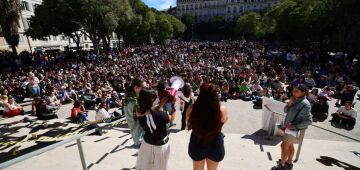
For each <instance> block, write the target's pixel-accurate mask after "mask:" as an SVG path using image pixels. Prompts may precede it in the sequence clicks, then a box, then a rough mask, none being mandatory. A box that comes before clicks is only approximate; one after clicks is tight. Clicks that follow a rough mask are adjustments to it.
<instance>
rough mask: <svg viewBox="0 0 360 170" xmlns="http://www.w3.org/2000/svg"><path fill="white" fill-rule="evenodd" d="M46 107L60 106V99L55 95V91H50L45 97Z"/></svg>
mask: <svg viewBox="0 0 360 170" xmlns="http://www.w3.org/2000/svg"><path fill="white" fill-rule="evenodd" d="M47 102H48V108H50V109H59V108H60V106H61V103H60V100H59V99H58V98H57V97H56V91H55V90H53V91H51V92H50V96H49V97H48V98H47Z"/></svg>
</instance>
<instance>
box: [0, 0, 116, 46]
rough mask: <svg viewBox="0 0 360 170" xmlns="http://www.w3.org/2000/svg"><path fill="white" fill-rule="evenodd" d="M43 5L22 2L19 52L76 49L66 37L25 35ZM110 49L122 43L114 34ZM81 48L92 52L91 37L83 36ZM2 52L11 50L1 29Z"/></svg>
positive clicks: (33, 0) (35, 1)
mask: <svg viewBox="0 0 360 170" xmlns="http://www.w3.org/2000/svg"><path fill="white" fill-rule="evenodd" d="M41 4H42V0H21V18H20V21H19V23H20V28H19V36H20V38H19V45H18V52H21V51H29V52H35V51H47V50H61V51H63V50H65V49H67V48H69V49H76V43H74V42H73V40H72V39H71V38H69V37H66V36H64V35H58V36H48V37H45V38H44V39H43V40H38V39H32V38H31V37H29V36H26V35H25V34H24V33H25V31H26V30H27V29H28V28H29V26H30V19H31V17H32V16H34V15H35V9H36V7H37V6H39V5H41ZM111 37H112V39H111V43H110V47H111V48H115V47H117V46H118V43H119V42H120V41H119V40H118V38H117V36H116V35H115V34H114V33H113V35H112V36H111ZM80 48H81V49H83V50H92V49H93V44H92V42H91V40H90V38H89V37H87V36H85V35H83V36H82V37H81V40H80ZM0 50H10V48H9V45H8V44H7V43H6V41H5V39H4V37H3V36H2V34H1V28H0Z"/></svg>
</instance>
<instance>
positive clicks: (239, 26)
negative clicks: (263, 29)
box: [236, 12, 261, 36]
mask: <svg viewBox="0 0 360 170" xmlns="http://www.w3.org/2000/svg"><path fill="white" fill-rule="evenodd" d="M260 19H261V16H260V14H259V13H256V12H248V13H245V14H244V15H242V16H241V17H239V19H238V20H237V22H236V32H237V33H238V34H243V35H244V34H245V35H250V36H254V35H256V33H257V29H258V25H259V23H260Z"/></svg>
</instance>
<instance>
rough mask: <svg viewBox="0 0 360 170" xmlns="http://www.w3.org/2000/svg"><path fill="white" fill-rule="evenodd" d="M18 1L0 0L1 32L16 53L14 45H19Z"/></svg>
mask: <svg viewBox="0 0 360 170" xmlns="http://www.w3.org/2000/svg"><path fill="white" fill-rule="evenodd" d="M20 18H21V16H20V1H19V0H1V1H0V26H1V30H2V34H3V36H4V38H5V40H6V42H8V43H9V44H10V46H11V49H12V50H13V53H14V54H15V55H16V54H17V51H16V47H17V46H18V45H19V27H20V23H19V20H20Z"/></svg>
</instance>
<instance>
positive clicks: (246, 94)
mask: <svg viewBox="0 0 360 170" xmlns="http://www.w3.org/2000/svg"><path fill="white" fill-rule="evenodd" d="M239 91H240V98H241V99H242V100H244V101H250V100H251V89H250V87H249V86H248V83H247V82H246V81H244V82H242V83H241V86H240V87H239Z"/></svg>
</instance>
